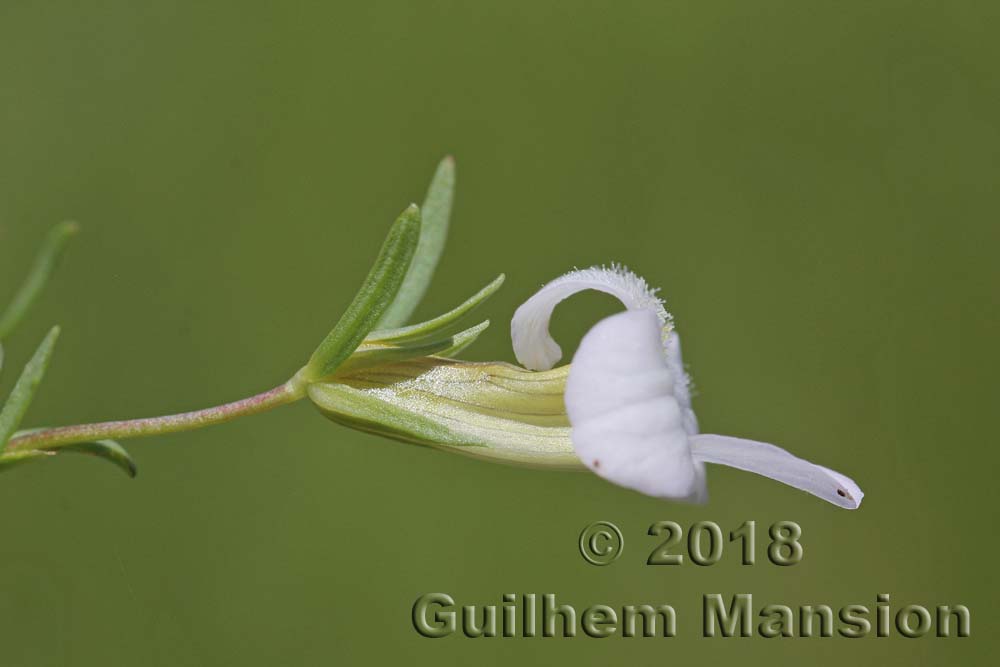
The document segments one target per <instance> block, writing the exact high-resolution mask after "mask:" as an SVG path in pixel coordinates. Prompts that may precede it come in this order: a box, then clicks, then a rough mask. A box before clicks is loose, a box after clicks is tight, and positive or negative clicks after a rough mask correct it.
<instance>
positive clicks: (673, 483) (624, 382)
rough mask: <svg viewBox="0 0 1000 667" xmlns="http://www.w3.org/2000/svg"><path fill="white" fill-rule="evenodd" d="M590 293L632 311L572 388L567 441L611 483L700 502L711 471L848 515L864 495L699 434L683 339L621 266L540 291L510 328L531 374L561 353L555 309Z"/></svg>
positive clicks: (781, 454)
mask: <svg viewBox="0 0 1000 667" xmlns="http://www.w3.org/2000/svg"><path fill="white" fill-rule="evenodd" d="M587 289H593V290H599V291H602V292H606V293H608V294H611V295H613V296H615V297H617V298H618V299H619V300H620V301H621V302H622V303H623V304H624V305H625V307H626V308H627V310H626V312H624V313H619V314H616V315H612V316H611V317H608V318H605V319H604V320H601V321H600V322H598V323H597V325H595V326H594V327H593V328H592V329H591V330H590V331H589V332H588V333H587V334H586V336H584V338H583V340H582V341H581V343H580V347H579V349H578V350H577V352H576V354H575V356H574V357H573V362H572V364H571V365H570V370H569V377H568V379H567V381H566V392H565V403H566V412H567V414H568V416H569V421H570V424H571V426H572V430H571V433H570V439H571V441H572V444H573V448H574V450H575V451H576V454H577V456H579V457H580V459H581V460H582V462H583V464H584V465H586V466H587V467H588V468H590V469H591V470H592V471H594V472H595V473H597V474H598V475H600V476H601V477H604V478H605V479H607V480H609V481H611V482H614V483H616V484H619V485H621V486H625V487H628V488H630V489H634V490H636V491H639V492H641V493H644V494H647V495H650V496H655V497H658V498H670V499H676V500H688V501H692V502H704V501H705V500H706V499H707V489H706V485H705V469H704V464H705V463H721V464H723V465H728V466H731V467H733V468H739V469H741V470H747V471H749V472H754V473H757V474H759V475H763V476H765V477H770V478H771V479H774V480H777V481H779V482H783V483H785V484H788V485H790V486H793V487H795V488H797V489H801V490H803V491H806V492H808V493H811V494H813V495H815V496H817V497H819V498H822V499H823V500H826V501H828V502H831V503H833V504H835V505H838V506H840V507H844V508H847V509H857V507H858V506H859V505H860V504H861V499H862V498H863V497H864V493H862V491H861V489H860V488H859V487H858V485H857V484H855V483H854V481H853V480H851V479H850V478H848V477H846V476H844V475H841V474H840V473H838V472H834V471H833V470H830V469H828V468H824V467H823V466H819V465H816V464H814V463H810V462H809V461H805V460H803V459H800V458H798V457H796V456H793V455H792V454H790V453H788V452H787V451H785V450H783V449H781V448H779V447H776V446H774V445H770V444H767V443H763V442H756V441H753V440H745V439H742V438H733V437H729V436H723V435H709V434H699V433H698V422H697V420H696V419H695V416H694V412H693V410H692V408H691V397H690V391H689V388H688V378H687V375H686V373H685V372H684V367H683V364H682V362H681V351H680V340H679V337H678V335H677V333H676V332H675V331H674V330H673V322H672V320H671V318H670V315H669V314H668V313H667V312H666V310H664V308H663V302H662V301H661V300H660V299H659V298H658V297H657V296H656V294H655V292H654V291H653V290H650V289H649V288H648V286H647V285H646V282H645V281H644V280H642V279H641V278H639V277H638V276H636V275H635V274H633V273H631V272H629V271H626V270H625V269H623V268H618V267H612V268H611V269H606V268H602V267H595V268H591V269H586V270H582V271H572V272H570V273H568V274H566V275H564V276H562V277H560V278H557V279H556V280H553V281H552V282H550V283H548V284H547V285H545V286H544V287H542V288H541V289H540V290H539V291H538V292H537V293H536V294H535V295H534V296H532V297H531V298H530V299H528V300H527V301H526V302H525V303H524V304H523V305H521V307H520V308H518V310H517V312H516V313H515V314H514V318H513V319H512V320H511V339H512V342H513V346H514V354H515V356H516V357H517V359H518V361H520V362H521V363H522V364H524V366H526V367H527V368H530V369H532V370H546V369H549V368H551V367H552V366H553V365H554V364H555V363H556V362H557V361H558V360H559V358H560V356H561V351H560V348H559V346H558V345H557V344H556V342H555V341H554V340H553V339H552V337H551V336H550V335H549V332H548V325H549V319H550V317H551V315H552V311H553V309H554V308H555V307H556V305H557V304H558V303H559V302H560V301H562V300H563V299H565V298H567V297H569V296H571V295H572V294H575V293H576V292H580V291H583V290H587Z"/></svg>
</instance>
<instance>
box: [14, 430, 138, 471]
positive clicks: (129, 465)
mask: <svg viewBox="0 0 1000 667" xmlns="http://www.w3.org/2000/svg"><path fill="white" fill-rule="evenodd" d="M30 432H31V431H20V432H18V433H17V434H16V435H23V434H25V433H30ZM62 452H71V453H77V454H90V455H92V456H97V457H98V458H102V459H104V460H105V461H109V462H111V463H113V464H114V465H116V466H118V467H119V468H121V469H122V470H124V471H125V474H127V475H128V476H129V477H135V476H136V473H137V472H138V468H137V467H136V465H135V462H134V461H133V460H132V457H131V456H129V454H128V452H126V451H125V448H124V447H122V446H121V445H119V444H118V443H117V442H115V441H114V440H97V441H95V442H79V443H74V444H71V445H58V446H56V447H53V448H51V449H20V450H17V451H13V452H6V453H4V454H0V472H3V471H4V470H6V469H7V468H9V467H13V466H15V465H17V464H20V463H25V462H27V461H31V460H34V459H37V458H42V457H47V456H56V455H57V454H60V453H62Z"/></svg>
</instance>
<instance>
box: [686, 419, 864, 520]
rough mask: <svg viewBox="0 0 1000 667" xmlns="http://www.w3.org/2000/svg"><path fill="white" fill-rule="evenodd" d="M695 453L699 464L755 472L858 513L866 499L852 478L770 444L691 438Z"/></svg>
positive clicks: (719, 436)
mask: <svg viewBox="0 0 1000 667" xmlns="http://www.w3.org/2000/svg"><path fill="white" fill-rule="evenodd" d="M691 453H692V454H693V456H694V458H695V459H696V460H698V461H704V462H706V463H721V464H722V465H727V466H730V467H733V468H739V469H740V470H746V471H748V472H755V473H757V474H758V475H763V476H764V477H770V478H771V479H774V480H777V481H779V482H783V483H784V484H788V485H789V486H794V487H795V488H796V489H801V490H802V491H806V492H807V493H811V494H813V495H814V496H816V497H818V498H822V499H823V500H826V501H827V502H831V503H833V504H834V505H838V506H840V507H844V508H847V509H850V510H853V509H857V508H858V506H859V505H861V499H862V498H864V497H865V494H864V493H863V492H862V491H861V489H860V487H858V485H857V484H856V483H855V482H854V480H852V479H851V478H849V477H846V476H844V475H841V474H840V473H839V472H836V471H833V470H830V469H829V468H824V467H823V466H819V465H816V464H815V463H810V462H809V461H806V460H804V459H800V458H798V457H797V456H794V455H792V454H790V453H789V452H786V451H785V450H784V449H781V448H780V447H775V446H774V445H770V444H768V443H766V442H757V441H756V440H745V439H743V438H731V437H729V436H725V435H709V434H705V435H696V436H692V437H691Z"/></svg>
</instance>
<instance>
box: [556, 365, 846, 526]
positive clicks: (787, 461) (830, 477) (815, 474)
mask: <svg viewBox="0 0 1000 667" xmlns="http://www.w3.org/2000/svg"><path fill="white" fill-rule="evenodd" d="M570 375H571V377H572V373H571V374H570ZM691 450H692V454H693V456H694V458H695V460H697V461H704V462H705V463H721V464H722V465H727V466H730V467H732V468H738V469H740V470H746V471H748V472H755V473H757V474H758V475H763V476H764V477H770V478H771V479H774V480H777V481H779V482H782V483H784V484H788V485H789V486H792V487H795V488H796V489H800V490H802V491H805V492H807V493H811V494H813V495H814V496H816V497H818V498H822V499H823V500H825V501H827V502H830V503H833V504H834V505H838V506H840V507H843V508H845V509H849V510H854V509H857V508H858V506H860V505H861V499H862V498H864V497H865V494H864V492H862V491H861V487H859V486H858V485H857V484H856V483H855V482H854V480H853V479H851V478H850V477H847V476H845V475H841V474H840V473H839V472H836V471H834V470H830V469H829V468H824V467H823V466H820V465H816V464H815V463H810V462H809V461H806V460H804V459H800V458H799V457H797V456H794V455H793V454H790V453H789V452H786V451H785V450H784V449H781V448H780V447H776V446H774V445H771V444H768V443H766V442H757V441H756V440H745V439H743V438H731V437H729V436H725V435H708V434H706V435H696V436H693V437H692V438H691Z"/></svg>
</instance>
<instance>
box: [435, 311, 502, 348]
mask: <svg viewBox="0 0 1000 667" xmlns="http://www.w3.org/2000/svg"><path fill="white" fill-rule="evenodd" d="M489 326H490V321H489V320H486V321H485V322H480V323H479V324H477V325H476V326H474V327H472V328H471V329H466V330H465V331H462V332H461V333H457V334H455V335H454V336H452V344H451V347H448V348H445V349H443V350H441V351H440V352H438V353H437V354H438V356H439V357H454V356H455V355H457V354H459V353H460V352H462V350H464V349H465V348H467V347H469V346H470V345H472V344H473V343H475V342H476V339H477V338H479V334H481V333H483V332H484V331H486V329H487V328H488V327H489Z"/></svg>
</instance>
